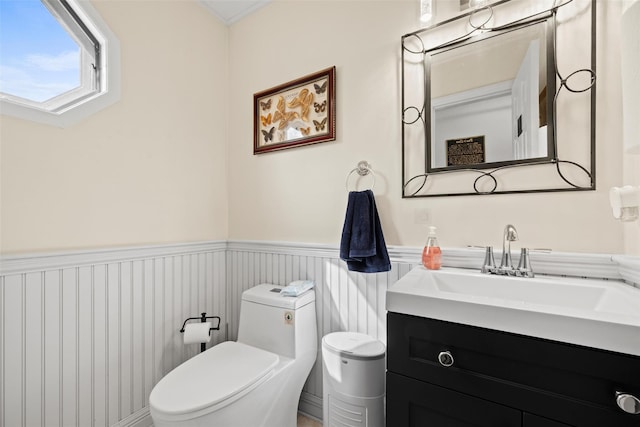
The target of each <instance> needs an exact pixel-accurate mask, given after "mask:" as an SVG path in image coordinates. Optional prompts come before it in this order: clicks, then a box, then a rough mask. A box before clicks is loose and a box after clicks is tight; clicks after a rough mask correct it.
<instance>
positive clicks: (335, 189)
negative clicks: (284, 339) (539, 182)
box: [229, 0, 624, 253]
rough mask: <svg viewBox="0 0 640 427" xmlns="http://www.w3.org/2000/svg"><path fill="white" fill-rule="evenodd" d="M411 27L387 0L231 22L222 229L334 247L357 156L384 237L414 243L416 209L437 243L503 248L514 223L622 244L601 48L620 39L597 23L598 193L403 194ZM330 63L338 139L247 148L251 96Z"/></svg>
mask: <svg viewBox="0 0 640 427" xmlns="http://www.w3.org/2000/svg"><path fill="white" fill-rule="evenodd" d="M614 15H615V13H613V12H611V11H608V13H606V14H601V17H604V18H603V19H605V18H606V19H610V20H615V16H614ZM365 17H366V18H365ZM618 19H619V12H618ZM612 22H615V21H612ZM611 26H612V24H611V23H609V24H608V26H607V28H610V27H611ZM417 27H418V23H417V19H416V4H415V2H408V1H397V0H396V1H371V2H361V1H339V2H336V1H323V2H315V1H304V2H299V1H290V2H287V1H277V2H275V3H273V4H271V5H269V6H267V7H265V8H263V9H261V10H260V11H258V13H256V14H254V15H252V16H250V17H249V18H246V19H245V20H243V21H241V22H240V23H238V24H236V25H234V26H233V27H232V28H231V30H230V37H229V43H230V44H229V48H230V51H231V52H233V55H232V56H231V57H230V76H231V85H230V87H231V103H230V105H231V110H232V111H233V114H232V116H231V117H230V129H232V130H233V131H231V132H230V138H229V154H230V159H229V164H230V165H233V167H232V168H231V169H230V173H229V179H230V182H231V185H230V194H229V205H230V212H231V215H230V221H229V237H230V238H232V239H260V240H261V239H264V240H291V241H302V242H304V241H311V242H323V243H333V244H337V243H338V242H339V241H340V233H341V230H342V223H343V219H344V212H345V207H346V199H347V192H346V190H345V178H346V176H347V174H348V172H349V171H350V170H351V169H352V168H354V167H355V166H356V164H357V162H358V161H359V160H362V159H366V160H368V161H369V162H370V163H371V164H372V165H373V167H374V169H375V171H376V173H377V178H376V186H375V194H376V200H377V202H378V206H379V211H380V215H381V218H382V223H383V228H384V232H385V236H386V239H387V244H392V245H408V246H421V245H423V244H424V240H425V237H426V225H425V224H417V223H416V222H418V221H416V217H419V216H421V215H425V214H426V215H427V216H428V217H429V223H431V224H433V225H436V226H438V228H439V237H440V244H441V245H442V246H445V247H446V246H451V247H461V246H465V245H469V244H470V245H486V244H492V245H500V244H501V243H500V242H501V236H502V230H503V228H504V226H505V224H507V223H513V224H514V225H515V226H516V227H517V229H518V231H519V234H520V242H519V243H521V244H522V245H524V246H528V247H533V248H551V249H553V250H559V251H571V252H600V253H602V252H613V253H620V252H623V251H624V241H623V227H622V225H621V224H620V223H619V222H616V221H615V220H614V219H613V217H612V216H611V210H610V208H609V201H608V190H609V188H610V187H611V186H612V185H619V184H618V183H619V181H620V179H621V159H622V155H621V146H620V141H621V130H620V129H621V125H620V87H619V83H618V81H619V65H618V64H619V53H616V49H609V48H605V46H607V47H609V46H616V45H617V42H618V40H617V39H616V38H615V33H612V32H609V31H599V37H600V40H599V51H598V54H599V65H598V92H597V96H598V108H599V111H598V121H597V130H598V133H597V136H598V144H599V146H598V152H597V155H598V165H597V166H598V169H597V185H598V190H597V191H594V192H574V193H566V192H565V193H546V194H544V193H542V194H523V195H495V196H486V197H442V198H429V199H414V200H406V199H402V198H401V171H400V167H401V157H400V156H401V149H400V99H399V85H400V76H399V43H400V36H401V35H402V34H405V33H408V32H410V31H413V30H415V29H416V28H417ZM616 55H618V56H616ZM331 65H335V66H336V68H337V78H336V80H337V140H336V141H335V142H330V143H324V144H320V145H315V146H308V147H302V148H296V149H291V150H286V151H281V152H274V153H268V154H261V155H259V156H254V155H253V154H252V148H251V141H252V139H251V138H252V129H251V126H250V125H248V123H250V122H251V118H252V110H251V96H252V94H253V93H254V92H257V91H260V90H263V89H266V88H269V87H272V86H274V85H277V84H280V83H284V82H286V81H289V80H292V79H294V78H297V77H300V76H303V75H305V74H308V73H311V72H314V71H316V70H320V69H322V68H325V67H327V66H331Z"/></svg>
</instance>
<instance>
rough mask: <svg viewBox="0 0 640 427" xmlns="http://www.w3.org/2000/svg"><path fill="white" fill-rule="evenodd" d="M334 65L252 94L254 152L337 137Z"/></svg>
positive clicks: (258, 152)
mask: <svg viewBox="0 0 640 427" xmlns="http://www.w3.org/2000/svg"><path fill="white" fill-rule="evenodd" d="M335 87H336V67H335V66H334V67H330V68H327V69H324V70H322V71H318V72H316V73H313V74H310V75H308V76H305V77H301V78H299V79H296V80H293V81H290V82H287V83H284V84H281V85H279V86H276V87H273V88H271V89H267V90H264V91H262V92H258V93H255V94H254V95H253V116H254V120H253V154H261V153H266V152H269V151H276V150H284V149H287V148H293V147H300V146H302V145H310V144H317V143H320V142H327V141H334V140H335V139H336V105H335Z"/></svg>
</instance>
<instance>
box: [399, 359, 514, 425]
mask: <svg viewBox="0 0 640 427" xmlns="http://www.w3.org/2000/svg"><path fill="white" fill-rule="evenodd" d="M521 419H522V413H521V412H520V411H518V410H517V409H513V408H508V407H506V406H502V405H498V404H496V403H493V402H488V401H486V400H483V399H478V398H476V397H472V396H467V395H465V394H463V393H458V392H456V391H453V390H448V389H446V388H443V387H438V386H436V385H433V384H429V383H426V382H423V381H418V380H414V379H412V378H407V377H405V376H402V375H398V374H394V373H391V372H389V373H387V426H393V427H409V426H415V427H418V426H421V427H422V426H429V427H520V426H521V425H522V421H521Z"/></svg>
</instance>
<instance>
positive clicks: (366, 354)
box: [322, 332, 385, 359]
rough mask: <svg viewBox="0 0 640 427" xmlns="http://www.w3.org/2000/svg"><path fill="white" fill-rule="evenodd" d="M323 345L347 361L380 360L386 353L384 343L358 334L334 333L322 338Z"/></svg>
mask: <svg viewBox="0 0 640 427" xmlns="http://www.w3.org/2000/svg"><path fill="white" fill-rule="evenodd" d="M322 345H323V347H324V348H325V349H327V350H329V351H330V352H332V353H334V354H338V355H340V356H342V357H345V358H347V359H380V358H382V357H384V353H385V346H384V344H383V343H381V342H380V341H378V340H376V339H374V338H372V337H370V336H369V335H366V334H361V333H358V332H332V333H330V334H327V335H325V336H324V338H322Z"/></svg>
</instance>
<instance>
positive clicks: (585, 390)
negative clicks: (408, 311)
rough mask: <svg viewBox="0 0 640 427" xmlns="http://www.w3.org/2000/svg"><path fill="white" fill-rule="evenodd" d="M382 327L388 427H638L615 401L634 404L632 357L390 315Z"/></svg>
mask: <svg viewBox="0 0 640 427" xmlns="http://www.w3.org/2000/svg"><path fill="white" fill-rule="evenodd" d="M387 320H388V323H387V345H388V353H387V426H389V427H404V426H426V427H471V426H479V427H480V426H481V427H516V426H518V427H519V426H524V427H567V426H575V427H632V426H634V427H639V426H640V415H634V414H630V413H627V412H625V411H623V410H622V409H621V408H619V407H618V404H617V403H616V402H617V394H616V393H623V394H624V396H626V394H629V395H631V396H636V397H640V357H637V356H631V355H625V354H620V353H614V352H610V351H604V350H597V349H592V348H587V347H581V346H577V345H571V344H566V343H560V342H555V341H549V340H543V339H538V338H532V337H526V336H522V335H516V334H512V333H507V332H501V331H495V330H490V329H484V328H478V327H474V326H468V325H461V324H457V323H451V322H445V321H441V320H433V319H427V318H422V317H415V316H409V315H405V314H398V313H392V312H389V313H388V315H387ZM558 327H562V326H561V325H558ZM638 339H640V337H638ZM631 399H632V400H631V402H632V406H633V402H635V400H633V397H631Z"/></svg>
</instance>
